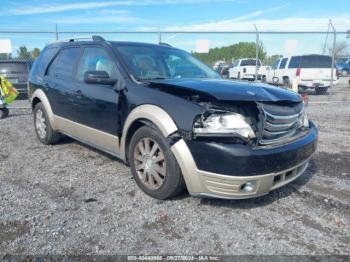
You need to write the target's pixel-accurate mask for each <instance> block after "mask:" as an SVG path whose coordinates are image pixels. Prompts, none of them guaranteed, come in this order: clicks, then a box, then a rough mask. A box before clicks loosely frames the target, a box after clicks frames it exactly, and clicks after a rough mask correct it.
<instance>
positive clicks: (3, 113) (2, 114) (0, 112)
mask: <svg viewBox="0 0 350 262" xmlns="http://www.w3.org/2000/svg"><path fill="white" fill-rule="evenodd" d="M8 115H9V110H8V109H7V108H6V107H5V108H1V109H0V119H3V118H5V117H7V116H8Z"/></svg>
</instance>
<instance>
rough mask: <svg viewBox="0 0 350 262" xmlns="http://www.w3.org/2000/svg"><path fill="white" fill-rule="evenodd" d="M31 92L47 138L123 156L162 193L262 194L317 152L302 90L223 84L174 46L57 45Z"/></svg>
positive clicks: (143, 183)
mask: <svg viewBox="0 0 350 262" xmlns="http://www.w3.org/2000/svg"><path fill="white" fill-rule="evenodd" d="M29 94H30V103H31V106H32V109H33V115H34V118H33V119H34V126H35V131H36V135H37V137H38V139H39V141H41V142H42V143H44V144H54V143H56V142H57V141H59V139H60V137H61V134H65V135H68V136H70V137H73V138H75V139H77V140H79V141H81V142H83V143H86V144H88V145H91V146H93V147H96V148H98V149H100V150H102V151H105V152H107V153H109V154H111V155H114V156H116V157H118V158H120V159H121V160H122V161H124V162H125V163H126V164H128V165H129V166H130V168H131V172H132V175H133V177H134V179H135V181H136V183H137V184H138V185H139V187H140V188H141V189H142V190H143V191H144V192H145V193H146V194H148V195H150V196H152V197H155V198H158V199H166V198H170V197H173V196H175V195H177V194H179V193H180V192H181V191H182V190H184V188H187V190H188V191H189V193H190V194H191V195H193V196H202V197H219V198H250V197H256V196H261V195H264V194H267V193H268V192H270V191H271V190H274V189H276V188H279V187H281V186H283V185H285V184H287V183H289V182H291V181H292V180H294V179H296V178H297V177H298V176H300V175H301V174H302V173H303V172H304V171H305V170H306V168H307V165H308V161H309V159H310V157H311V156H312V154H313V153H314V152H315V150H316V144H317V130H316V127H315V126H314V124H313V123H312V122H311V121H309V120H308V118H307V115H306V112H305V108H304V103H303V101H302V99H301V97H300V96H299V95H298V94H295V93H293V92H290V91H287V90H284V89H281V88H277V87H274V86H269V85H266V84H249V83H244V82H234V81H230V80H224V79H222V78H221V77H220V76H219V75H218V74H217V73H216V72H214V71H213V70H212V69H211V68H209V67H208V66H206V65H205V64H203V63H202V62H200V61H199V60H197V59H196V58H194V57H193V56H191V55H190V54H189V53H187V52H185V51H182V50H179V49H176V48H173V47H170V46H164V45H153V44H146V43H132V42H114V41H106V40H104V39H103V38H101V37H98V36H93V37H92V41H75V40H74V39H71V40H69V41H68V42H56V43H52V44H49V45H48V46H47V47H45V49H44V50H43V51H42V52H41V54H40V56H39V58H38V59H37V61H36V63H35V64H34V66H33V68H32V70H31V73H30V77H29ZM96 175H98V174H96ZM116 175H117V174H116Z"/></svg>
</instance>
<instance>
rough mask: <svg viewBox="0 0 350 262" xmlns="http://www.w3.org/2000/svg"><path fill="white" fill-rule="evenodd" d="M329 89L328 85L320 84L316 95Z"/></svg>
mask: <svg viewBox="0 0 350 262" xmlns="http://www.w3.org/2000/svg"><path fill="white" fill-rule="evenodd" d="M327 90H328V86H320V87H316V88H315V92H316V95H325V94H326V93H327Z"/></svg>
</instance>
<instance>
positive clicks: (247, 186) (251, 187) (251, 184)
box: [240, 180, 256, 193]
mask: <svg viewBox="0 0 350 262" xmlns="http://www.w3.org/2000/svg"><path fill="white" fill-rule="evenodd" d="M255 189H256V181H255V180H254V181H247V182H245V183H244V184H242V185H241V187H240V191H241V192H243V193H250V192H253V191H255Z"/></svg>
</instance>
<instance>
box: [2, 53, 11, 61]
mask: <svg viewBox="0 0 350 262" xmlns="http://www.w3.org/2000/svg"><path fill="white" fill-rule="evenodd" d="M11 58H12V54H0V60H7V59H11Z"/></svg>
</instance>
